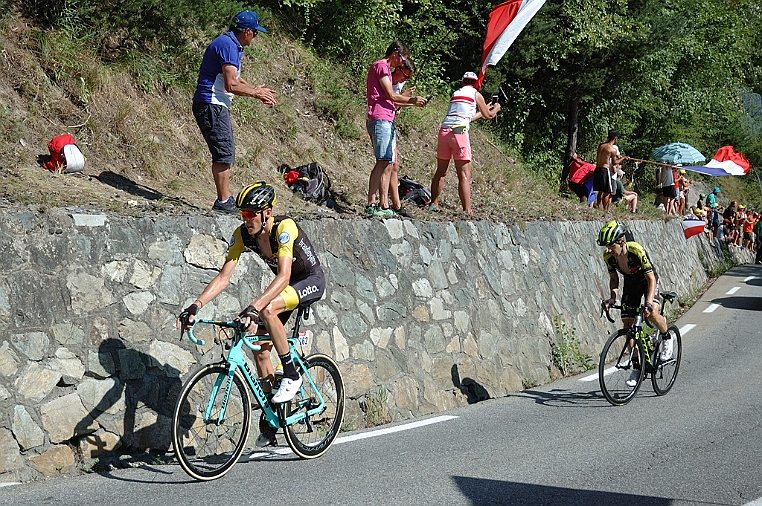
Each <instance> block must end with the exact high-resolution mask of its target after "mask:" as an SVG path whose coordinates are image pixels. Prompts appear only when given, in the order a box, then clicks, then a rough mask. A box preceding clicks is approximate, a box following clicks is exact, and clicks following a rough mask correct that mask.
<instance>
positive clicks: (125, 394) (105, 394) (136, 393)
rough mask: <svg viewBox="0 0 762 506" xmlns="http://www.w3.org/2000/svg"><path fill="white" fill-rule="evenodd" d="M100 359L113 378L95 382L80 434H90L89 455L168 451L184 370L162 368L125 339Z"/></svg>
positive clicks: (109, 344) (107, 345) (108, 345)
mask: <svg viewBox="0 0 762 506" xmlns="http://www.w3.org/2000/svg"><path fill="white" fill-rule="evenodd" d="M98 358H99V360H100V364H101V366H102V367H103V369H104V370H105V371H106V372H107V373H109V374H110V375H111V376H110V377H108V378H106V379H104V380H94V381H93V383H92V385H93V389H92V390H91V395H90V396H89V401H90V402H89V403H88V404H86V406H87V407H88V409H90V412H89V413H88V415H87V416H85V417H84V418H83V419H82V420H81V421H80V422H79V424H78V425H77V427H76V429H75V432H74V433H75V434H88V435H87V436H85V440H86V441H87V443H88V445H87V447H88V450H87V452H86V455H85V456H86V457H97V456H99V455H102V454H104V453H107V452H114V451H117V450H118V452H119V453H125V452H126V453H130V452H132V451H134V450H139V451H145V450H158V451H161V452H163V451H166V450H168V449H169V446H170V443H171V440H172V434H171V422H172V414H173V411H174V406H175V403H176V401H177V397H178V395H179V393H180V388H181V387H182V384H181V382H180V373H179V371H178V370H177V369H175V368H173V367H171V366H169V365H167V364H164V365H161V366H159V367H157V366H156V364H157V362H158V361H157V360H156V359H155V358H153V357H152V356H150V355H147V354H145V353H142V352H140V351H138V350H134V349H131V348H127V347H126V346H125V344H124V343H123V342H122V341H121V340H119V339H106V340H105V341H103V342H102V343H101V345H100V347H99V348H98ZM108 385H110V386H108ZM104 390H105V391H104ZM93 404H94V405H93ZM94 422H95V423H94ZM99 426H100V427H101V428H102V429H103V430H100V428H99ZM109 433H111V434H116V435H117V436H118V437H119V440H118V441H115V440H114V438H113V436H110V437H109Z"/></svg>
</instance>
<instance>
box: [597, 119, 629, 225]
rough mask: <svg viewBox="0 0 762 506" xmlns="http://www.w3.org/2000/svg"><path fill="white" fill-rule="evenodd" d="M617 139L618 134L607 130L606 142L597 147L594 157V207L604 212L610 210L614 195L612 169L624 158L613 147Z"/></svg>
mask: <svg viewBox="0 0 762 506" xmlns="http://www.w3.org/2000/svg"><path fill="white" fill-rule="evenodd" d="M618 139H619V133H618V132H617V131H616V130H609V138H608V140H607V141H606V142H604V143H603V144H601V145H600V146H598V154H597V155H596V157H595V172H594V173H593V190H595V191H596V192H597V198H596V202H595V205H596V207H598V208H600V207H603V210H604V211H606V212H608V211H609V209H610V208H611V194H612V193H614V188H613V185H612V177H613V176H614V172H613V167H614V165H617V164H618V163H620V162H621V161H622V160H624V159H625V157H624V156H620V155H619V150H618V149H617V148H616V146H614V144H616V141H617V140H618Z"/></svg>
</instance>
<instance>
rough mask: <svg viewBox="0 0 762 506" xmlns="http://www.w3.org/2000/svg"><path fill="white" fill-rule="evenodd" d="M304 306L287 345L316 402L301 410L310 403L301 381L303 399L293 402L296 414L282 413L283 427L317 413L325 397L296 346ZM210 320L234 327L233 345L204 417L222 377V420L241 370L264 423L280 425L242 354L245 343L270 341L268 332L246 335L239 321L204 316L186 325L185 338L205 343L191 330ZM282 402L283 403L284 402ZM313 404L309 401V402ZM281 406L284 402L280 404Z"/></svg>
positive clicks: (254, 345) (208, 413)
mask: <svg viewBox="0 0 762 506" xmlns="http://www.w3.org/2000/svg"><path fill="white" fill-rule="evenodd" d="M304 312H305V310H304V309H303V308H299V311H298V313H297V318H296V324H295V325H294V331H293V335H292V336H291V337H289V338H288V348H289V351H290V353H291V357H292V360H293V361H294V365H295V366H296V367H297V369H299V368H300V367H301V370H302V371H304V377H305V379H306V380H307V381H308V382H309V384H310V386H311V387H312V392H313V393H314V394H315V396H316V397H317V401H318V402H317V403H316V404H313V407H312V408H311V409H306V410H305V411H303V412H301V410H302V408H303V407H305V406H306V405H307V404H308V403H309V399H306V398H305V397H306V396H305V395H304V385H302V387H301V388H300V390H301V393H302V395H301V397H302V399H303V400H302V401H301V403H300V404H299V405H297V406H292V409H291V410H290V412H291V413H296V414H293V415H291V414H289V415H288V416H286V414H285V413H284V414H283V424H282V426H283V427H286V426H288V425H291V424H294V423H296V422H298V421H300V420H304V419H305V418H307V417H309V416H312V415H315V414H317V413H320V412H321V411H322V410H323V409H325V400H324V399H323V397H322V395H320V390H319V389H318V388H317V386H316V385H315V382H314V380H313V379H312V376H310V374H309V371H308V367H309V364H308V363H307V362H306V361H305V360H304V358H303V357H302V356H301V355H300V354H299V352H298V351H297V350H296V344H297V343H298V342H299V338H298V335H299V327H300V324H301V322H302V319H303V315H304ZM200 323H202V324H212V325H217V326H218V327H220V328H232V329H233V331H234V335H233V346H232V347H231V348H230V352H229V353H228V356H227V358H225V357H224V356H223V358H225V360H224V361H223V362H224V363H226V364H227V365H228V373H227V376H222V375H220V376H219V377H218V378H217V381H216V382H215V384H214V387H213V389H212V392H211V395H210V397H209V405H208V406H207V408H206V412H205V413H204V419H205V420H209V418H210V417H211V412H212V409H213V400H214V399H215V398H216V395H217V392H218V391H219V389H220V387H221V386H222V382H223V381H225V387H224V388H225V394H224V396H223V399H222V406H221V408H220V414H219V417H218V419H217V423H218V424H221V423H222V420H224V418H225V411H226V409H227V402H228V397H229V396H230V391H231V389H232V387H233V378H234V377H235V373H236V371H240V372H241V375H242V376H243V378H244V379H245V380H246V384H247V385H248V386H249V389H250V390H251V391H252V392H253V393H254V398H255V399H256V400H257V403H258V404H259V406H260V407H261V408H262V412H263V413H264V416H265V419H266V420H267V423H269V424H270V426H271V427H273V428H278V427H281V417H280V416H279V415H278V413H277V411H276V410H274V409H273V408H272V406H271V405H270V402H268V400H267V395H266V394H265V391H264V390H263V389H262V386H261V385H260V382H259V381H258V378H257V375H256V374H255V373H254V372H253V371H252V370H251V368H250V367H249V364H248V362H247V361H246V358H245V356H244V352H243V346H244V345H246V347H247V348H249V349H250V350H252V351H254V352H258V351H261V350H262V347H261V346H260V345H259V344H257V343H259V342H272V338H271V337H270V336H269V335H267V334H262V335H247V334H245V333H244V332H243V331H242V330H241V329H240V326H241V324H240V322H236V321H233V322H226V321H220V320H203V319H197V320H194V322H193V325H192V326H191V328H190V329H188V338H189V339H190V340H191V342H193V343H194V344H196V345H197V346H204V345H205V344H206V341H204V340H203V339H198V338H197V337H196V336H195V335H194V334H193V328H194V327H195V326H196V325H198V324H200ZM284 404H285V403H284ZM310 404H312V403H310ZM281 406H283V405H281Z"/></svg>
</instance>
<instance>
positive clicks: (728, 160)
mask: <svg viewBox="0 0 762 506" xmlns="http://www.w3.org/2000/svg"><path fill="white" fill-rule="evenodd" d="M750 167H751V163H749V160H747V159H746V157H745V156H743V155H742V154H741V153H739V152H736V150H735V149H733V146H723V147H721V148H720V149H719V150H718V151H717V154H716V155H714V156H713V157H712V160H711V161H710V162H709V163H707V164H705V165H698V166H694V167H682V168H683V169H687V170H691V171H693V172H698V173H699V174H707V175H709V176H744V175H746V173H747V172H749V168H750Z"/></svg>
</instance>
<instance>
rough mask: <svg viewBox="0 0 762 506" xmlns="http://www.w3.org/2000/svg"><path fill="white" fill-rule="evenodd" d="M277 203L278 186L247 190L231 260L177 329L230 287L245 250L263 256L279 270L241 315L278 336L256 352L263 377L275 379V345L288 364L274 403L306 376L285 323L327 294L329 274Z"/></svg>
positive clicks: (252, 326) (254, 328)
mask: <svg viewBox="0 0 762 506" xmlns="http://www.w3.org/2000/svg"><path fill="white" fill-rule="evenodd" d="M275 202H276V197H275V190H274V189H273V187H272V186H270V185H269V184H267V183H265V182H259V183H255V184H252V185H249V186H247V187H246V188H244V189H243V190H241V193H239V194H238V197H237V198H236V206H237V207H238V209H239V210H240V214H241V219H242V220H243V224H242V225H241V226H240V227H238V228H237V229H236V230H235V232H233V237H232V238H231V239H230V244H229V246H228V253H227V257H226V260H225V263H224V265H223V266H222V269H221V270H220V272H219V273H218V274H217V276H215V277H214V279H212V281H210V282H209V284H208V285H207V286H206V288H205V289H204V291H203V292H202V293H201V295H199V296H198V298H197V299H196V300H195V301H194V303H193V304H191V305H190V306H188V307H187V308H186V309H185V310H184V311H183V312H182V313H181V314H180V316H179V317H178V319H177V327H178V328H179V327H180V326H181V325H183V324H184V325H186V327H187V326H189V324H190V323H191V322H192V321H193V319H194V318H195V316H196V314H197V313H198V310H199V309H201V308H202V307H203V306H204V305H205V304H207V303H209V301H210V300H212V299H214V298H215V297H216V296H217V295H218V294H220V293H221V292H222V291H223V290H224V289H225V288H226V287H227V286H228V284H229V283H230V278H231V276H232V275H233V271H234V270H235V267H236V265H238V260H239V259H240V257H241V254H242V253H243V252H244V251H253V252H254V253H256V254H258V255H259V256H260V257H261V258H262V259H263V260H264V261H265V262H266V263H267V265H268V266H269V267H270V269H271V270H272V271H273V273H274V274H275V279H274V280H273V281H272V282H271V283H270V284H269V286H268V287H267V288H266V289H265V290H264V292H263V293H262V295H260V296H259V297H257V298H256V299H254V300H253V301H252V302H251V304H249V306H248V307H247V308H246V309H244V310H243V311H241V313H240V314H239V315H238V317H239V318H241V319H242V320H243V321H244V323H246V325H247V326H248V328H247V332H248V333H254V332H260V333H262V332H264V329H261V328H258V326H259V325H260V324H263V325H264V327H265V328H266V329H267V332H268V333H269V334H270V336H271V337H272V344H270V343H262V351H261V352H259V353H256V354H255V361H256V365H257V371H258V372H259V375H260V377H261V378H263V379H265V380H268V381H269V382H272V381H273V380H274V377H275V371H274V370H273V366H272V362H271V361H270V349H271V348H272V345H274V346H275V350H276V351H277V353H278V356H279V357H280V361H281V364H282V366H283V380H282V381H281V385H280V388H279V389H278V391H277V392H276V393H275V394H274V395H273V397H272V401H273V402H286V401H289V400H291V399H293V397H294V395H296V393H297V391H298V390H299V387H300V386H301V384H302V378H301V375H300V374H299V373H298V372H297V371H296V367H295V366H294V364H293V362H292V361H291V355H290V353H289V348H288V340H287V338H286V329H285V327H284V326H283V324H284V323H285V322H286V321H287V320H288V317H289V316H290V315H291V312H292V311H293V310H294V309H295V308H296V307H297V306H298V305H300V304H305V303H310V302H314V301H317V300H319V299H320V298H321V297H322V296H323V293H324V292H325V275H324V273H323V269H322V267H321V266H320V261H319V260H318V258H317V255H316V254H315V250H314V249H313V247H312V244H311V243H310V241H309V239H308V238H307V236H306V234H305V233H304V231H302V229H301V228H300V227H299V226H298V225H297V224H296V222H295V221H294V220H293V219H291V218H290V217H288V216H273V206H274V205H275ZM264 389H265V390H267V387H266V386H265V387H264Z"/></svg>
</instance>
